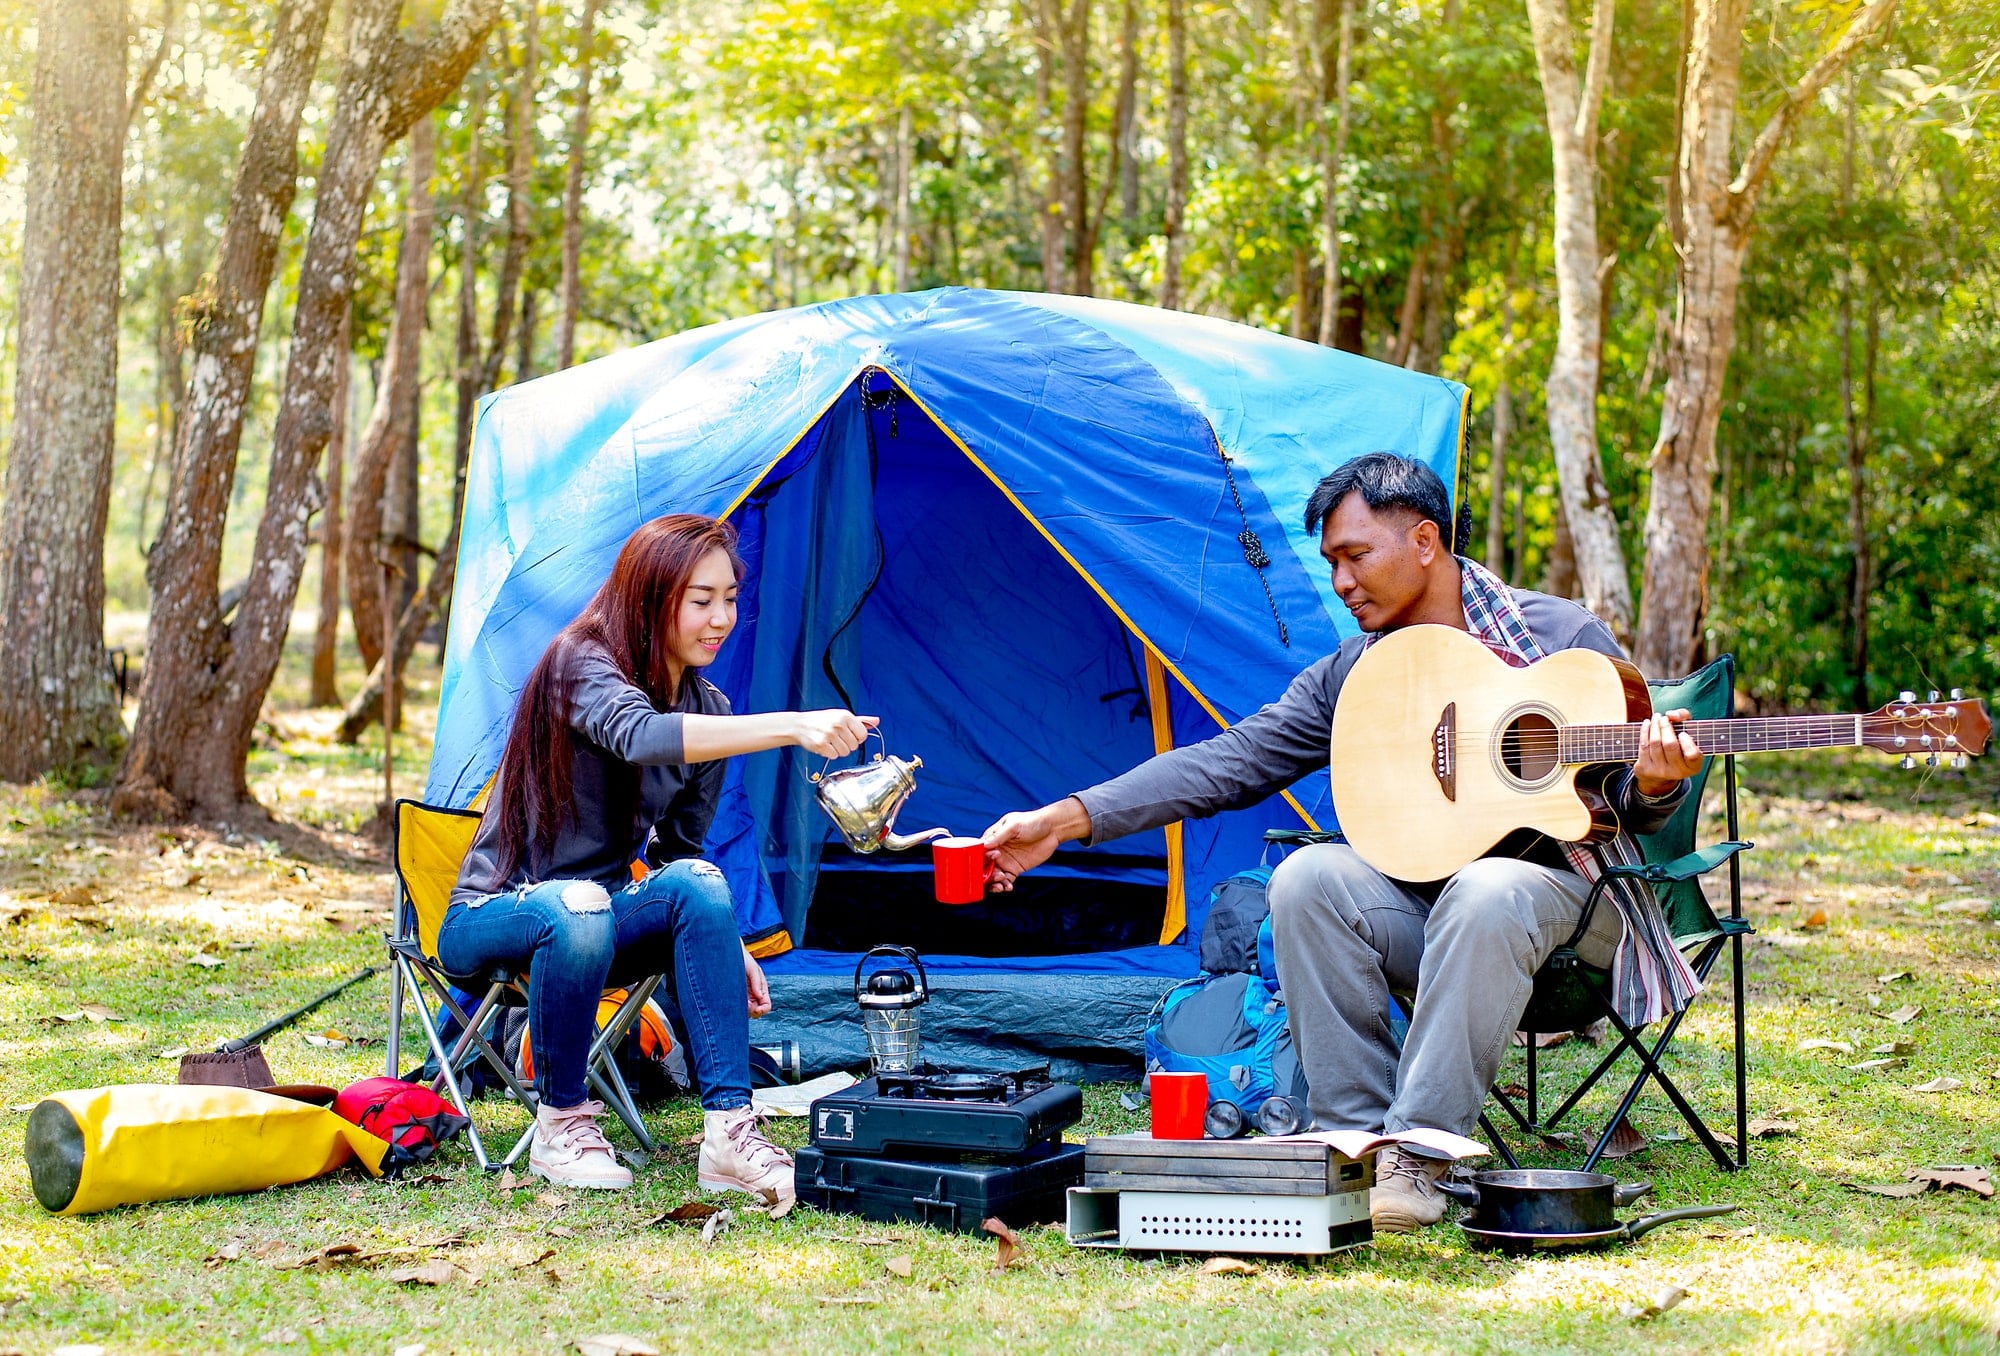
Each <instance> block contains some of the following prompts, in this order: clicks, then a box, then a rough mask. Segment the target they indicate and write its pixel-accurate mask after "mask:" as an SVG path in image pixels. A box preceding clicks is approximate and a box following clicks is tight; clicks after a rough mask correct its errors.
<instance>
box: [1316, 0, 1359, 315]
mask: <svg viewBox="0 0 2000 1356" xmlns="http://www.w3.org/2000/svg"><path fill="white" fill-rule="evenodd" d="M1325 8H1326V6H1325V5H1324V4H1322V5H1320V6H1318V7H1317V9H1316V11H1315V12H1316V13H1322V14H1323V12H1324V10H1325ZM1333 28H1334V32H1333V33H1331V34H1329V33H1327V32H1325V31H1324V25H1322V31H1321V33H1320V35H1319V49H1320V53H1319V55H1320V67H1321V70H1322V71H1323V72H1324V75H1323V77H1322V78H1323V79H1324V80H1325V82H1326V88H1325V90H1324V93H1325V96H1326V97H1325V98H1324V99H1323V101H1322V104H1321V106H1322V108H1323V107H1324V106H1325V105H1326V104H1328V103H1330V104H1332V105H1333V108H1334V117H1333V135H1332V136H1331V137H1327V136H1326V135H1325V133H1324V131H1322V133H1321V144H1322V146H1323V147H1324V148H1325V149H1324V155H1323V158H1322V160H1321V162H1320V179H1321V184H1320V234H1321V236H1322V237H1323V238H1322V240H1321V242H1320V253H1321V258H1322V260H1323V261H1324V273H1323V274H1322V276H1321V279H1320V303H1319V341H1320V343H1322V344H1324V345H1326V346H1327V347H1328V348H1332V347H1333V343H1334V337H1335V335H1336V333H1337V332H1338V330H1339V326H1340V223H1341V194H1340V174H1341V167H1342V166H1343V165H1344V164H1346V162H1347V138H1348V132H1349V129H1350V127H1351V126H1352V123H1353V112H1352V100H1351V99H1350V97H1349V93H1350V89H1351V86H1352V85H1353V83H1354V82H1353V72H1354V0H1338V9H1337V11H1336V16H1335V19H1334V24H1333ZM1329 39H1331V45H1332V47H1333V63H1332V66H1331V69H1328V66H1327V60H1326V58H1327V47H1328V45H1329Z"/></svg>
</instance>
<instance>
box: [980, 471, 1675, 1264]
mask: <svg viewBox="0 0 2000 1356" xmlns="http://www.w3.org/2000/svg"><path fill="white" fill-rule="evenodd" d="M1450 521H1451V508H1450V498H1449V496H1448V495H1447V494H1446V492H1445V488H1444V484H1443V482H1441V481H1440V480H1439V479H1438V478H1437V476H1436V474H1435V473H1433V472H1432V471H1431V470H1430V469H1429V468H1428V467H1426V466H1424V465H1423V464H1422V463H1420V462H1415V461H1411V460H1409V459H1407V458H1404V457H1399V456H1396V455H1393V454H1391V453H1387V452H1376V453H1371V454H1369V455H1368V456H1365V457H1361V458H1358V459H1357V460H1355V461H1353V462H1350V463H1349V464H1347V465H1346V466H1343V467H1341V468H1340V469H1339V470H1337V471H1335V472H1334V473H1333V474H1331V475H1329V476H1327V477H1326V478H1325V479H1323V480H1322V481H1320V483H1319V485H1318V487H1317V488H1316V489H1315V490H1314V491H1313V494H1312V496H1311V498H1310V499H1309V500H1308V502H1307V504H1306V530H1307V531H1308V532H1318V533H1319V537H1320V553H1321V554H1322V555H1323V556H1324V557H1325V558H1326V560H1327V563H1328V564H1329V565H1330V566H1331V567H1332V569H1333V589H1334V592H1335V593H1336V594H1337V595H1338V596H1339V597H1340V600H1341V602H1343V603H1345V604H1346V605H1347V608H1348V611H1350V612H1351V613H1353V615H1354V619H1355V621H1356V622H1357V623H1358V624H1359V625H1360V627H1361V630H1362V633H1363V634H1362V635H1360V636H1357V637H1354V638H1353V639H1350V640H1348V641H1345V642H1343V643H1342V644H1341V646H1340V648H1339V649H1338V650H1336V651H1334V653H1332V654H1331V655H1328V656H1326V657H1325V658H1323V659H1321V660H1319V661H1318V662H1317V663H1315V664H1314V665H1313V666H1312V667H1310V668H1308V669H1307V670H1306V671H1305V672H1304V673H1302V674H1300V675H1299V676H1298V677H1297V678H1296V679H1294V680H1293V682H1292V684H1291V686H1290V687H1289V688H1288V689H1287V690H1286V692H1285V694H1284V696H1282V697H1281V698H1279V699H1278V700H1277V701H1276V702H1273V703H1272V704H1271V705H1269V706H1266V707H1264V708H1263V709H1262V710H1260V711H1258V712H1256V713H1255V714H1253V715H1251V716H1249V717H1248V718H1246V719H1245V720H1243V721H1242V722H1240V723H1239V724H1237V725H1235V726H1232V727H1231V728H1229V729H1227V730H1224V731H1223V732H1222V733H1220V734H1218V735H1216V736H1215V737H1214V738H1212V739H1208V740H1205V741H1203V742H1201V743H1199V744H1192V745H1188V746H1187V747H1185V748H1179V749H1174V750H1172V751H1170V752H1168V753H1163V754H1161V755H1159V756H1158V757H1156V758H1153V759H1150V760H1148V761H1147V762H1145V763H1142V764H1140V765H1139V766H1138V767H1136V768H1134V769H1133V770H1132V771H1130V772H1127V773H1126V774H1124V775H1123V776H1121V777H1116V778H1113V779H1112V780H1111V781H1108V782H1104V783H1101V784H1100V785H1097V786H1094V787H1091V788H1089V789H1088V790H1084V791H1079V792H1077V793H1076V794H1074V795H1072V796H1070V797H1068V798H1066V799H1064V800H1061V801H1057V802H1056V803H1054V804H1052V805H1047V806H1044V807H1043V808H1041V809H1039V810H1033V811H1029V812H1026V813H1015V814H1008V815H1004V816H1002V817H1001V818H1000V819H999V820H998V821H996V822H995V823H994V824H993V826H992V827H991V828H989V829H987V831H986V834H985V842H986V846H987V848H988V850H989V857H990V858H991V860H992V863H993V867H994V887H993V888H995V889H996V890H1006V889H1011V888H1012V884H1013V881H1014V878H1015V877H1017V876H1019V875H1020V874H1021V873H1022V872H1024V871H1027V870H1030V869H1032V868H1034V867H1036V866H1039V865H1040V864H1041V863H1043V862H1045V861H1047V860H1048V858H1049V856H1050V854H1051V853H1053V852H1054V851H1055V850H1056V848H1057V847H1058V846H1059V845H1060V844H1062V843H1065V842H1069V841H1072V840H1077V839H1082V840H1086V841H1088V842H1090V843H1093V844H1095V843H1101V842H1105V841H1107V840H1109V839H1113V838H1117V837H1120V836H1122V835H1124V834H1128V833H1137V832H1139V831H1141V830H1144V829H1150V828H1156V827H1158V826H1160V825H1162V824H1167V823H1172V822H1174V821H1176V820H1180V819H1184V818H1189V817H1201V816H1205V815H1212V814H1215V813H1217V812H1219V811H1222V810H1228V809H1233V808H1236V807H1239V806H1243V805H1249V804H1254V803H1255V802H1257V801H1260V800H1262V799H1263V798H1264V797H1266V796H1268V795H1270V794H1272V793H1273V792H1275V791H1277V790H1279V789H1280V788H1282V787H1285V786H1289V785H1290V784H1291V783H1293V782H1295V781H1297V780H1298V779H1299V778H1300V777H1303V776H1304V775H1306V774H1307V773H1309V772H1311V771H1313V770H1315V769H1317V768H1321V767H1325V766H1326V764H1327V757H1328V749H1327V740H1328V735H1329V731H1330V729H1331V727H1332V723H1333V710H1334V703H1335V702H1336V701H1337V700H1338V699H1339V696H1340V688H1341V684H1342V682H1343V681H1344V680H1345V679H1346V677H1347V674H1348V673H1349V671H1351V670H1352V669H1353V667H1354V664H1355V662H1356V661H1357V660H1358V659H1360V657H1361V655H1362V653H1363V652H1364V651H1365V650H1366V648H1367V646H1368V644H1369V643H1370V640H1371V638H1372V637H1376V636H1380V635H1382V634H1384V633H1386V632H1389V631H1394V630H1397V629H1398V628H1401V627H1405V626H1415V625H1419V624H1425V623H1429V624H1434V625H1443V626H1453V627H1457V628H1458V629H1459V630H1462V631H1470V632H1472V633H1473V634H1474V635H1475V636H1477V637H1478V638H1479V639H1481V640H1482V641H1484V642H1485V643H1486V644H1487V645H1488V646H1489V647H1490V648H1492V649H1493V650H1495V651H1496V652H1497V653H1499V654H1500V655H1501V657H1502V658H1505V659H1507V660H1508V661H1509V662H1510V663H1515V664H1521V663H1526V662H1529V661H1530V660H1532V659H1535V658H1539V657H1540V656H1541V655H1544V654H1548V653H1551V652H1553V651H1556V650H1562V649H1571V648H1579V647H1580V648H1585V649H1591V650H1597V651H1600V652H1602V653H1604V654H1608V655H1619V654H1621V651H1620V650H1619V648H1618V643H1617V641H1616V640H1614V639H1613V638H1612V635H1611V632H1610V631H1609V630H1607V629H1606V628H1605V626H1604V624H1603V623H1602V622H1600V621H1598V620H1597V618H1595V617H1593V616H1592V615H1591V614H1590V613H1589V612H1587V611H1585V610H1584V609H1583V608H1581V607H1579V606H1578V605H1577V604H1575V603H1573V602H1570V601H1568V600H1566V599H1562V598H1554V597H1550V596H1548V595H1546V594H1541V593H1533V592H1529V591H1528V590H1525V589H1510V588H1508V587H1507V586H1506V585H1505V584H1503V583H1501V582H1500V581H1499V580H1497V579H1496V578H1494V576H1493V575H1491V574H1490V573H1488V572H1487V571H1486V570H1484V569H1482V568H1481V567H1480V566H1478V565H1477V564H1475V563H1474V562H1472V561H1469V560H1466V559H1464V558H1463V557H1459V556H1455V555H1453V554H1452V553H1451V552H1450V550H1449V549H1448V546H1447V542H1446V539H1445V525H1446V524H1448V523H1449V522H1450ZM1686 718H1687V712H1685V711H1676V712H1670V713H1668V714H1666V715H1659V716H1655V717H1654V718H1653V719H1652V720H1651V721H1649V722H1648V723H1647V724H1646V727H1645V729H1644V730H1643V732H1642V735H1641V751H1640V756H1639V759H1638V761H1637V763H1636V764H1634V765H1633V767H1632V768H1630V769H1628V770H1625V771H1622V772H1620V773H1619V774H1617V775H1616V776H1615V777H1614V778H1613V779H1612V780H1611V782H1610V784H1609V786H1608V787H1607V791H1608V794H1609V796H1610V799H1611V803H1612V806H1613V808H1614V809H1615V810H1616V812H1617V814H1618V817H1619V820H1620V823H1621V824H1622V825H1623V826H1624V828H1625V829H1626V830H1627V831H1630V832H1634V833H1650V832H1652V831H1654V830H1655V829H1658V828H1659V827H1660V826H1661V825H1663V824H1664V823H1665V822H1666V821H1667V819H1668V817H1670V816H1671V815H1672V814H1673V812H1674V810H1675V808H1676V807H1677V806H1678V805H1679V804H1680V801H1681V799H1682V797H1683V796H1684V795H1685V794H1686V779H1687V778H1688V777H1690V776H1692V775H1693V774H1694V773H1695V772H1696V771H1697V770H1698V769H1699V768H1700V765H1701V757H1702V754H1701V750H1700V749H1699V748H1698V747H1696V745H1695V742H1694V740H1693V738H1692V737H1691V736H1689V735H1688V734H1686V733H1685V732H1681V731H1677V730H1676V729H1675V728H1674V724H1673V723H1674V722H1675V721H1679V720H1685V719H1686ZM1338 808H1339V807H1338V806H1336V807H1335V809H1336V811H1337V810H1338ZM1587 856H1588V852H1587V850H1586V849H1581V848H1576V847H1573V846H1571V845H1565V844H1560V843H1555V842H1552V841H1550V840H1548V839H1545V838H1541V837H1540V836H1538V835H1534V834H1529V833H1525V832H1524V833H1521V834H1516V835H1512V836H1510V837H1509V838H1508V839H1507V840H1506V841H1504V842H1502V843H1501V844H1500V845H1499V846H1498V847H1496V848H1495V850H1494V852H1493V853H1492V854H1491V855H1489V856H1487V857H1485V858H1482V859H1480V860H1479V861H1476V862H1473V863H1472V864H1470V865H1469V866H1467V867H1465V868H1464V869H1463V870H1461V871H1460V872H1458V874H1457V875H1455V876H1453V877H1451V878H1450V879H1448V880H1446V881H1443V882H1435V883H1432V884H1429V885H1412V884H1408V883H1405V882H1401V881H1395V880H1391V879H1389V878H1388V877H1386V876H1384V875H1382V874H1381V873H1380V872H1378V871H1376V870H1375V869H1374V868H1373V867H1371V866H1369V865H1368V864H1367V863H1366V862H1364V861H1362V860H1361V858H1360V857H1359V856H1357V855H1356V854H1355V852H1354V850H1353V849H1352V848H1349V847H1348V846H1346V845H1345V844H1323V845H1318V846H1313V847H1307V848H1303V849H1301V850H1299V851H1297V852H1294V853H1293V854H1292V855H1291V856H1290V857H1288V858H1287V859H1286V860H1285V861H1284V863H1283V864H1281V865H1280V866H1279V867H1278V869H1277V871H1276V872H1275V873H1274V874H1273V875H1272V877H1271V883H1270V887H1269V897H1270V902H1271V919H1272V931H1273V935H1274V938H1275V940H1276V944H1277V958H1278V972H1279V975H1280V977H1281V978H1282V980H1283V982H1284V987H1285V998H1286V1003H1287V1008H1288V1014H1289V1021H1290V1024H1291V1030H1292V1038H1293V1041H1294V1043H1295V1044H1296V1046H1297V1049H1298V1052H1299V1060H1300V1063H1301V1065H1302V1066H1303V1068H1304V1070H1305V1074H1306V1079H1307V1081H1308V1083H1309V1084H1310V1085H1311V1088H1312V1112H1313V1119H1314V1122H1315V1124H1316V1125H1318V1126H1319V1127H1320V1128H1323V1129H1364V1130H1376V1129H1380V1130H1385V1131H1390V1132H1393V1131H1398V1130H1404V1129H1409V1128H1413V1127H1417V1126H1428V1127H1436V1128H1441V1129H1445V1130H1450V1131H1452V1132H1454V1133H1457V1134H1467V1133H1469V1132H1471V1131H1472V1130H1474V1129H1475V1128H1476V1126H1477V1124H1478V1120H1479V1113H1480V1108H1481V1107H1482V1106H1483V1105H1484V1103H1485V1100H1486V1093H1487V1089H1488V1088H1489V1087H1491V1086H1492V1082H1493V1078H1494V1076H1495V1074H1496V1073H1497V1072H1498V1071H1499V1068H1500V1061H1501V1057H1502V1056H1503V1055H1504V1053H1505V1052H1506V1049H1507V1044H1508V1041H1509V1038H1510V1036H1511V1034H1512V1033H1513V1031H1514V1030H1515V1028H1516V1027H1517V1026H1518V1025H1519V1023H1520V1020H1521V1013H1522V1011H1523V1010H1524V1009H1525V1008H1526V1006H1527V1002H1528V996H1529V993H1530V990H1531V989H1532V987H1533V976H1534V974H1535V971H1536V970H1537V969H1539V968H1540V967H1541V964H1542V962H1543V961H1544V960H1546V959H1547V958H1548V957H1549V955H1550V954H1551V953H1552V952H1553V951H1554V950H1555V949H1556V948H1557V947H1559V946H1561V945H1562V944H1563V943H1564V942H1566V941H1568V940H1569V938H1570V935H1571V934H1572V932H1573V931H1574V930H1575V928H1576V924H1577V922H1578V920H1579V919H1580V918H1581V916H1582V912H1583V904H1584V900H1585V897H1586V896H1587V894H1588V893H1589V889H1590V886H1589V883H1588V882H1587V881H1586V879H1585V877H1584V876H1583V875H1581V874H1579V871H1578V866H1579V864H1582V865H1583V867H1584V869H1585V870H1594V869H1595V868H1594V866H1592V865H1591V864H1590V863H1589V862H1588V861H1587V860H1582V859H1585V858H1587ZM1613 894H1614V892H1612V891H1606V892H1605V902H1604V903H1601V904H1600V906H1599V907H1598V908H1597V909H1596V910H1595V911H1594V912H1593V914H1592V917H1591V921H1590V927H1589V930H1588V931H1587V933H1586V934H1585V936H1584V937H1583V938H1582V939H1581V940H1580V941H1579V943H1578V946H1577V951H1578V954H1579V955H1580V956H1581V957H1582V959H1583V960H1584V961H1585V962H1586V963H1589V964H1592V965H1597V966H1606V967H1608V966H1612V965H1614V963H1615V964H1616V965H1617V966H1618V967H1619V973H1620V975H1621V976H1636V977H1637V979H1636V988H1635V987H1634V986H1633V985H1629V984H1621V985H1620V988H1621V991H1623V990H1627V989H1630V990H1632V991H1634V992H1638V993H1639V998H1638V999H1636V1000H1635V1002H1636V1003H1637V1004H1638V1008H1637V1010H1635V1011H1634V1012H1633V1013H1632V1014H1631V1015H1632V1016H1635V1017H1637V1018H1639V1019H1642V1020H1651V1019H1652V1016H1653V1015H1656V1014H1657V1013H1658V1012H1659V1011H1662V1010H1671V1009H1674V1008H1678V1007H1680V1006H1684V1005H1685V1003H1686V1001H1687V999H1688V998H1690V997H1691V996H1692V995H1693V992H1694V990H1695V988H1696V986H1697V981H1696V980H1695V979H1694V977H1693V975H1692V973H1691V972H1689V971H1688V970H1687V967H1686V965H1685V962H1683V961H1682V960H1681V958H1680V956H1679V953H1678V952H1676V951H1674V950H1673V948H1672V946H1671V943H1670V942H1666V943H1664V944H1663V943H1662V941H1661V938H1662V937H1663V936H1664V932H1663V930H1661V929H1657V928H1649V927H1646V926H1644V925H1643V924H1644V922H1645V920H1644V919H1641V920H1640V921H1641V924H1642V925H1641V926H1639V927H1636V928H1634V927H1631V926H1628V925H1627V924H1628V914H1629V913H1630V912H1631V911H1633V910H1639V909H1643V908H1645V907H1647V906H1646V905H1644V904H1643V903H1641V902H1638V901H1637V900H1636V898H1634V897H1625V896H1619V897H1618V898H1617V899H1616V901H1615V902H1614V901H1613V900H1612V896H1613ZM1607 904H1608V905H1609V906H1608V907H1607ZM1663 950H1664V954H1662V951H1663ZM1676 967H1678V968H1676ZM1649 986H1650V987H1649ZM1391 992H1396V993H1401V994H1409V993H1412V992H1414V993H1415V995H1416V1001H1415V1006H1414V1011H1413V1016H1412V1022H1411V1025H1410V1030H1409V1035H1408V1038H1407V1040H1406V1041H1405V1042H1404V1045H1403V1048H1402V1049H1401V1051H1398V1050H1397V1048H1396V1046H1395V1044H1394V1042H1393V1041H1392V1040H1391V1038H1390V1034H1389V1024H1388V1017H1387V1007H1388V998H1389V995H1390V993H1391ZM1621 1015H1626V1014H1625V1013H1623V1012H1621ZM1447 1166H1448V1164H1447V1163H1446V1162H1445V1161H1444V1160H1442V1159H1436V1158H1431V1157H1428V1156H1424V1155H1422V1154H1419V1153H1415V1152H1411V1151H1407V1150H1402V1149H1392V1150H1389V1151H1387V1152H1385V1153H1384V1154H1383V1156H1382V1158H1381V1160H1380V1161H1379V1162H1378V1164H1377V1173H1376V1181H1377V1186H1376V1188H1375V1190H1374V1192H1373V1193H1372V1194H1371V1196H1370V1201H1369V1205H1370V1211H1371V1213H1372V1214H1373V1216H1374V1221H1375V1227H1376V1229H1378V1230H1380V1231H1383V1232H1388V1233H1402V1232H1410V1231H1413V1230H1415V1229H1418V1228H1421V1227H1423V1226H1425V1225H1428V1224H1434V1223H1436V1222H1437V1221H1438V1220H1439V1219H1440V1218H1441V1217H1442V1216H1443V1214H1444V1201H1445V1198H1444V1196H1443V1194H1442V1193H1441V1192H1439V1191H1438V1190H1437V1187H1436V1182H1437V1179H1438V1178H1439V1177H1441V1176H1442V1175H1443V1173H1444V1170H1445V1168H1446V1167H1447Z"/></svg>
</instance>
